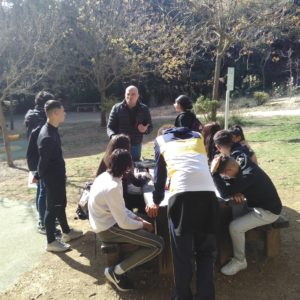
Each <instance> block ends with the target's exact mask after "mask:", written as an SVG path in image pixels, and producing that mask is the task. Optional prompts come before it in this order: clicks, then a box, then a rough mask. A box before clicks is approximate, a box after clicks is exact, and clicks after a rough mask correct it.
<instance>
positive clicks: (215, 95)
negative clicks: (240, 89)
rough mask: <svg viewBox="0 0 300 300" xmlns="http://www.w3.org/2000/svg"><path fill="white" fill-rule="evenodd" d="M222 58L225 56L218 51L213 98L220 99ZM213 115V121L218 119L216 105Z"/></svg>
mask: <svg viewBox="0 0 300 300" xmlns="http://www.w3.org/2000/svg"><path fill="white" fill-rule="evenodd" d="M222 58H223V55H222V54H220V53H218V54H217V56H216V64H215V72H214V85H213V93H212V100H219V79H220V74H221V63H222ZM211 117H212V121H215V120H216V117H217V107H216V106H214V107H213V109H212V112H211Z"/></svg>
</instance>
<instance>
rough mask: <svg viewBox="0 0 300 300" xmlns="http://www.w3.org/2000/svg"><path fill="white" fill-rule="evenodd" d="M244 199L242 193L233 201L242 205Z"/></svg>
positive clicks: (237, 194) (235, 196) (236, 195)
mask: <svg viewBox="0 0 300 300" xmlns="http://www.w3.org/2000/svg"><path fill="white" fill-rule="evenodd" d="M244 199H245V196H244V195H243V194H242V193H236V194H235V195H234V196H233V200H234V201H235V202H236V203H238V204H240V203H242V202H243V201H244Z"/></svg>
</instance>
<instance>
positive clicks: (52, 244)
mask: <svg viewBox="0 0 300 300" xmlns="http://www.w3.org/2000/svg"><path fill="white" fill-rule="evenodd" d="M45 112H46V115H47V123H46V124H45V125H44V126H43V127H42V128H41V131H40V134H39V136H38V141H37V145H38V150H39V162H38V175H39V177H40V178H41V179H42V180H44V182H45V186H46V192H47V201H46V204H47V205H46V213H45V227H46V234H47V242H48V244H47V247H46V250H47V251H53V252H63V251H67V250H68V249H69V248H70V245H69V244H65V242H69V241H70V240H73V239H75V238H78V237H80V236H82V231H79V230H75V229H70V227H69V225H68V222H67V217H66V205H67V197H66V168H65V161H64V158H63V154H62V149H61V141H60V136H59V133H58V126H59V125H60V124H61V123H63V122H64V120H65V111H64V107H63V106H62V104H61V103H60V102H59V101H57V100H49V101H47V102H46V104H45ZM56 218H57V219H58V221H59V223H60V226H61V229H62V232H63V234H62V239H61V241H60V240H56V239H55V219H56Z"/></svg>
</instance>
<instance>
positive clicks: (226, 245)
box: [217, 207, 289, 266]
mask: <svg viewBox="0 0 300 300" xmlns="http://www.w3.org/2000/svg"><path fill="white" fill-rule="evenodd" d="M221 218H222V220H221V222H222V228H223V229H222V230H221V231H220V232H219V234H218V238H217V240H218V263H219V264H220V265H221V266H222V265H224V264H225V263H226V262H227V261H228V260H229V259H230V257H232V255H233V252H232V243H231V239H230V235H229V232H228V226H229V223H230V213H229V207H228V209H227V210H225V211H224V214H223V216H222V215H221ZM287 227H289V221H288V220H287V218H285V217H284V216H282V215H281V216H280V217H279V218H278V219H277V220H276V221H275V222H274V223H272V224H268V225H263V226H259V227H256V228H253V229H251V230H249V231H247V232H246V241H259V240H262V241H263V243H264V252H265V255H266V257H275V256H277V255H279V254H280V229H281V228H287ZM226 228H227V229H226Z"/></svg>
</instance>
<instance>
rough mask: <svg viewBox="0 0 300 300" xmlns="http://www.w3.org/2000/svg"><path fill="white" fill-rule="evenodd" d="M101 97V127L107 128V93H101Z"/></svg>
mask: <svg viewBox="0 0 300 300" xmlns="http://www.w3.org/2000/svg"><path fill="white" fill-rule="evenodd" d="M100 96H101V127H106V125H107V123H106V105H105V101H106V97H105V92H101V93H100Z"/></svg>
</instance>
